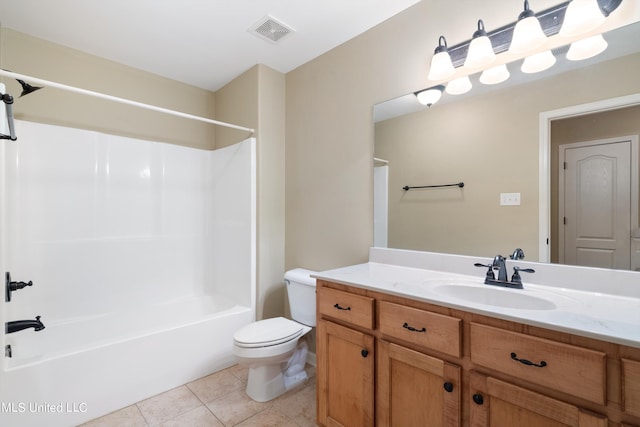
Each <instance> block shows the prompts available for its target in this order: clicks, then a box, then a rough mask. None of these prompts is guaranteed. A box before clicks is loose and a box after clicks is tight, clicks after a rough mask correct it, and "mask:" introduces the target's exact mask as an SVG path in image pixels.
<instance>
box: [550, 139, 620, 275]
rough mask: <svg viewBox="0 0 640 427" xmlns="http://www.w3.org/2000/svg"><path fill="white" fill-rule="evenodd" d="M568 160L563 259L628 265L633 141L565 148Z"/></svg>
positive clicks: (596, 264)
mask: <svg viewBox="0 0 640 427" xmlns="http://www.w3.org/2000/svg"><path fill="white" fill-rule="evenodd" d="M565 164H566V167H565V169H564V217H565V218H564V219H563V221H561V223H562V222H564V223H565V224H564V251H563V254H564V260H561V262H564V263H566V264H572V265H584V266H590V267H603V268H618V269H629V268H630V267H631V142H630V141H623V142H616V143H604V144H599V145H586V146H574V147H571V148H566V149H565ZM561 250H562V248H561Z"/></svg>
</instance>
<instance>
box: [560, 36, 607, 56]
mask: <svg viewBox="0 0 640 427" xmlns="http://www.w3.org/2000/svg"><path fill="white" fill-rule="evenodd" d="M607 46H608V43H607V41H606V40H605V39H604V37H602V34H598V35H596V36H592V37H587V38H586V39H582V40H578V41H575V42H573V43H571V46H570V47H569V51H568V52H567V59H568V60H570V61H581V60H583V59H588V58H591V57H594V56H596V55H598V54H599V53H602V52H603V51H604V50H605V49H606V48H607Z"/></svg>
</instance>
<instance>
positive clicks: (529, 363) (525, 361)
mask: <svg viewBox="0 0 640 427" xmlns="http://www.w3.org/2000/svg"><path fill="white" fill-rule="evenodd" d="M511 358H512V359H513V360H515V361H516V362H520V363H522V364H523V365H527V366H535V367H536V368H544V367H545V366H547V362H545V361H544V360H542V361H540V363H535V362H532V361H530V360H527V359H518V356H517V355H516V354H515V353H511Z"/></svg>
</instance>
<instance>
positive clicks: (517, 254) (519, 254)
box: [509, 248, 524, 260]
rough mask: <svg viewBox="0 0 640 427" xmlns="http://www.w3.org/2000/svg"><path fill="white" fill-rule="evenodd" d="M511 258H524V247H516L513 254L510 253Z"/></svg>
mask: <svg viewBox="0 0 640 427" xmlns="http://www.w3.org/2000/svg"><path fill="white" fill-rule="evenodd" d="M509 258H511V259H515V260H518V259H522V258H524V251H523V250H522V249H520V248H516V249H515V250H514V251H513V253H512V254H511V255H509Z"/></svg>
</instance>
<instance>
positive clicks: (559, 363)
mask: <svg viewBox="0 0 640 427" xmlns="http://www.w3.org/2000/svg"><path fill="white" fill-rule="evenodd" d="M470 351H471V361H472V362H473V363H476V364H478V365H482V366H486V367H487V368H491V369H495V370H496V371H500V372H504V373H505V374H508V375H513V376H515V377H517V378H521V379H523V380H526V381H530V382H532V383H535V384H539V385H542V386H545V387H549V388H552V389H554V390H558V391H561V392H564V393H568V394H571V395H574V396H577V397H581V398H583V399H587V400H590V401H592V402H596V403H600V404H605V403H606V387H605V386H606V381H605V372H606V354H605V353H601V352H599V351H594V350H588V349H585V348H581V347H576V346H572V345H568V344H563V343H559V342H555V341H550V340H547V339H543V338H537V337H531V336H528V335H524V334H519V333H516V332H509V331H505V330H502V329H498V328H493V327H490V326H485V325H480V324H477V323H471V350H470Z"/></svg>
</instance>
